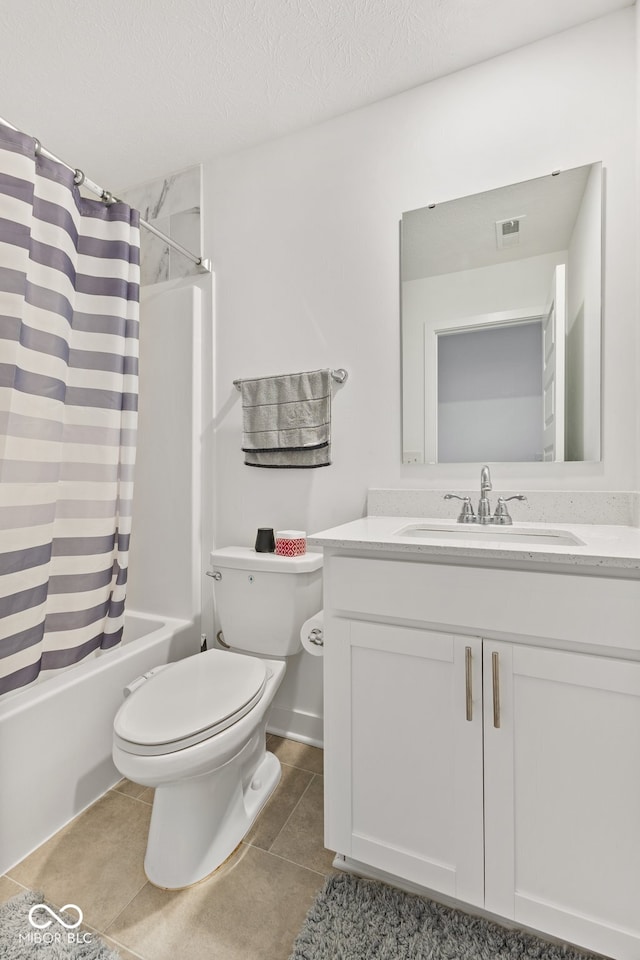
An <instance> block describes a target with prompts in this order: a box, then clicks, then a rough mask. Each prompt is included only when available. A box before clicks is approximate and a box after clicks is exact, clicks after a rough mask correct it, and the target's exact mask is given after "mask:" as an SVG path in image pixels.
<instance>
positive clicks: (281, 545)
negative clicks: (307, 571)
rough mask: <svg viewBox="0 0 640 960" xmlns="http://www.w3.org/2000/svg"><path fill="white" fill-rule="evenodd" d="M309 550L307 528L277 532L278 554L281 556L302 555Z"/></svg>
mask: <svg viewBox="0 0 640 960" xmlns="http://www.w3.org/2000/svg"><path fill="white" fill-rule="evenodd" d="M306 552H307V534H306V531H305V530H278V531H277V533H276V554H277V555H278V556H279V557H301V556H302V555H303V554H305V553H306Z"/></svg>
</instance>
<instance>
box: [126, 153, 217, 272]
mask: <svg viewBox="0 0 640 960" xmlns="http://www.w3.org/2000/svg"><path fill="white" fill-rule="evenodd" d="M201 170H202V168H201V167H200V166H199V165H198V166H195V167H189V168H188V169H187V170H182V171H180V172H179V173H174V174H172V175H171V176H168V177H163V178H160V179H158V180H152V181H150V182H149V183H143V184H141V185H140V186H137V187H130V188H129V189H126V190H122V191H121V192H118V191H116V193H117V195H118V196H119V197H121V199H123V200H126V202H127V203H129V204H131V206H132V207H135V209H136V210H139V211H140V215H141V217H142V218H143V220H146V221H147V223H150V224H151V226H153V227H156V228H157V229H158V230H161V231H162V232H163V233H164V234H166V235H167V236H168V237H171V239H172V240H176V241H177V242H178V243H180V244H182V246H183V247H186V248H187V250H191V251H192V252H194V253H200V251H201V250H202V230H201V218H200V211H201V209H202V174H201ZM140 271H141V283H142V284H143V286H150V285H152V284H154V283H162V282H163V281H164V280H175V279H178V278H179V277H190V276H195V275H197V274H198V273H199V270H198V267H197V266H196V264H194V263H192V262H191V261H190V260H188V259H187V258H186V257H183V256H182V255H181V254H180V253H179V252H178V251H177V250H173V249H172V248H171V247H169V246H168V245H167V244H165V243H163V242H162V240H160V238H159V237H156V236H154V234H152V233H149V232H147V231H145V232H144V235H143V237H142V239H141V263H140Z"/></svg>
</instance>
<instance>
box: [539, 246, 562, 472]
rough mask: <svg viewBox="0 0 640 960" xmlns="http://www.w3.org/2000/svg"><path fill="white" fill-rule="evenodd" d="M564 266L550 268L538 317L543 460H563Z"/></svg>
mask: <svg viewBox="0 0 640 960" xmlns="http://www.w3.org/2000/svg"><path fill="white" fill-rule="evenodd" d="M564 277H565V267H564V264H559V265H558V266H557V267H556V269H555V270H554V272H553V284H552V287H551V292H550V294H549V301H548V306H547V307H546V309H545V311H544V317H543V319H542V342H543V351H542V393H543V396H544V439H543V444H542V446H543V460H545V461H547V462H548V461H550V460H564V429H565V418H564V410H565V403H564V384H565V372H564V355H565V342H564V338H565V283H564Z"/></svg>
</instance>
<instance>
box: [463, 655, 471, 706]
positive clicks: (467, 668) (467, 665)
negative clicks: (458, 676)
mask: <svg viewBox="0 0 640 960" xmlns="http://www.w3.org/2000/svg"><path fill="white" fill-rule="evenodd" d="M472 669H473V660H472V653H471V647H465V648H464V679H465V692H466V699H467V720H473V673H472Z"/></svg>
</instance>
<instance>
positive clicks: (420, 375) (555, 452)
mask: <svg viewBox="0 0 640 960" xmlns="http://www.w3.org/2000/svg"><path fill="white" fill-rule="evenodd" d="M601 188H602V165H601V164H599V163H596V164H592V165H590V166H585V167H579V168H576V169H575V170H568V171H564V172H562V173H561V174H560V175H559V176H552V175H550V176H548V177H541V178H539V179H538V180H531V181H528V182H526V183H519V184H511V185H510V186H507V187H502V188H499V189H497V190H491V191H489V192H487V193H482V194H476V195H475V196H470V197H463V198H462V199H460V200H452V201H449V202H446V203H441V204H436V205H435V206H433V207H430V208H426V207H425V208H423V209H420V210H412V211H409V212H408V213H405V214H403V217H402V234H401V238H402V240H401V242H402V250H401V277H402V284H401V309H402V318H401V320H402V412H403V423H402V437H403V448H402V452H403V462H404V463H433V462H437V461H440V462H481V463H482V462H484V461H487V460H490V461H494V462H510V461H522V460H549V461H551V460H555V461H562V460H599V459H600V419H601V418H600V379H601V377H600V341H601V272H602V257H601V232H602V189H601ZM559 267H562V269H561V270H558V269H557V268H559ZM563 271H564V275H565V278H564V291H562V290H561V289H560V287H559V286H558V285H559V284H560V285H562V279H561V278H562V273H563ZM550 291H551V295H550ZM563 318H564V319H563ZM543 327H544V333H543ZM534 417H535V418H537V419H536V420H535V424H534V422H533V421H534Z"/></svg>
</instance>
